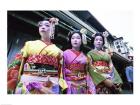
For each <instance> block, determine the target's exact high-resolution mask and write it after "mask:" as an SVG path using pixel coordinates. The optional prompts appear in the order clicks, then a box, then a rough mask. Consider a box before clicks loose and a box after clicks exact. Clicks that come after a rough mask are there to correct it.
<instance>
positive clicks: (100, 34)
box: [91, 32, 105, 48]
mask: <svg viewBox="0 0 140 105" xmlns="http://www.w3.org/2000/svg"><path fill="white" fill-rule="evenodd" d="M97 36H101V37H102V39H103V45H104V44H105V39H104V36H103V34H102V33H101V32H97V33H96V34H95V35H94V36H93V37H92V39H91V44H92V45H93V48H95V46H94V44H93V43H94V41H95V38H96V37H97Z"/></svg>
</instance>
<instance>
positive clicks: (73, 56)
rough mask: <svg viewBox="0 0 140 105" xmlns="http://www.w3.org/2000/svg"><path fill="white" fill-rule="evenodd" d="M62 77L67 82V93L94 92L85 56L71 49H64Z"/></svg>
mask: <svg viewBox="0 0 140 105" xmlns="http://www.w3.org/2000/svg"><path fill="white" fill-rule="evenodd" d="M63 56H64V58H63V59H64V66H63V72H64V78H65V80H66V82H67V84H68V88H67V94H94V93H95V86H94V84H93V82H92V78H91V77H90V76H89V73H88V71H87V67H86V66H87V63H88V59H87V57H86V56H85V55H84V54H83V53H82V52H78V51H75V50H72V49H68V50H66V51H64V53H63Z"/></svg>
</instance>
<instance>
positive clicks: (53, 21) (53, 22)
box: [49, 18, 59, 39]
mask: <svg viewBox="0 0 140 105" xmlns="http://www.w3.org/2000/svg"><path fill="white" fill-rule="evenodd" d="M58 21H59V19H58V18H50V19H49V22H50V33H49V36H50V39H54V34H55V33H54V32H55V25H58Z"/></svg>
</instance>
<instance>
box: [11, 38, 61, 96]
mask: <svg viewBox="0 0 140 105" xmlns="http://www.w3.org/2000/svg"><path fill="white" fill-rule="evenodd" d="M19 55H20V57H19ZM17 58H18V60H19V62H18V63H17V62H16V63H15V61H16V60H17ZM19 58H20V59H19ZM15 61H14V63H13V64H10V65H9V68H8V69H9V70H8V91H10V92H11V90H12V92H14V93H16V94H31V93H33V94H59V93H60V86H59V78H60V73H61V71H62V62H63V61H62V51H61V50H60V49H59V48H58V47H57V46H56V45H55V44H52V43H45V42H43V41H41V40H36V41H28V42H26V43H25V46H24V47H23V49H21V54H18V57H17V56H16V59H15ZM17 64H18V67H17V68H16V70H15V69H14V68H15V67H16V66H17ZM22 66H23V67H22ZM11 68H12V69H11ZM19 69H21V70H22V71H21V70H19ZM13 71H14V72H15V71H16V74H17V75H16V76H15V77H14V78H13V77H12V76H13ZM14 74H15V73H14ZM61 75H62V74H61ZM61 77H62V76H61ZM13 81H14V82H13ZM15 88H16V89H15ZM14 89H15V90H14Z"/></svg>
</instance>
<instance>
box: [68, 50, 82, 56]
mask: <svg viewBox="0 0 140 105" xmlns="http://www.w3.org/2000/svg"><path fill="white" fill-rule="evenodd" d="M70 50H71V51H72V52H73V53H74V54H76V55H77V56H78V55H80V53H81V51H77V50H74V49H70Z"/></svg>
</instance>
